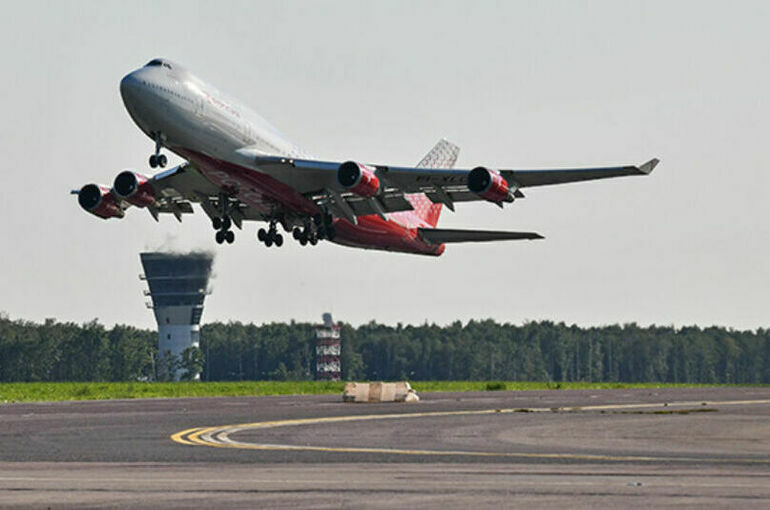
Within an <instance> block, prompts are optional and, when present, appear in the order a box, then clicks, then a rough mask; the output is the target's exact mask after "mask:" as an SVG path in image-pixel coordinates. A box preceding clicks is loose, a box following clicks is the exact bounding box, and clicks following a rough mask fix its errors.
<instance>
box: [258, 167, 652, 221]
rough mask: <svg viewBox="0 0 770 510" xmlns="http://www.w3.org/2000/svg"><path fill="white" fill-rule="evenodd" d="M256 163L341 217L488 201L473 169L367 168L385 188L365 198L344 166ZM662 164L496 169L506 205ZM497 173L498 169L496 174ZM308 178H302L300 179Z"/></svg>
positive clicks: (629, 174)
mask: <svg viewBox="0 0 770 510" xmlns="http://www.w3.org/2000/svg"><path fill="white" fill-rule="evenodd" d="M252 161H253V163H254V164H256V165H257V166H258V167H260V168H264V169H266V170H267V171H270V169H271V168H273V169H275V170H276V171H277V170H279V168H277V167H283V168H284V169H285V170H289V171H291V172H293V175H294V176H295V178H294V181H295V182H300V181H304V182H306V183H312V185H310V186H311V187H310V189H298V191H300V192H303V193H305V194H306V196H310V197H312V199H313V200H314V201H316V202H317V203H319V204H325V205H329V206H330V207H332V208H334V207H337V209H341V210H344V209H347V211H346V212H345V213H344V214H338V215H342V216H346V217H348V219H350V217H351V216H352V215H354V216H360V215H365V214H379V213H382V214H384V213H389V212H396V211H403V210H410V209H412V207H411V205H410V203H409V202H408V201H407V200H405V199H404V194H409V193H425V194H426V195H427V196H428V198H429V199H430V200H431V201H432V202H434V203H443V204H445V205H446V206H447V207H449V208H450V209H451V210H454V203H455V202H469V201H483V200H485V199H484V198H482V197H481V196H480V195H479V194H477V193H474V192H473V191H471V190H470V189H469V187H468V178H469V174H470V173H471V171H472V169H451V168H420V167H399V166H389V165H365V166H366V167H367V168H370V169H372V170H373V171H374V174H375V175H376V176H377V178H378V179H379V181H380V183H381V188H380V192H379V193H378V195H377V196H376V197H371V198H366V197H361V196H358V195H356V194H355V193H351V192H350V191H348V190H347V189H345V188H343V187H342V185H341V184H340V182H339V181H338V178H337V177H338V171H339V170H340V166H341V165H342V164H343V162H338V161H337V162H335V161H318V160H309V159H291V158H283V157H274V156H263V155H254V156H253V159H252ZM658 162H659V160H657V159H651V160H650V161H648V162H647V163H644V164H642V165H639V166H636V165H625V166H611V167H597V168H562V169H543V170H524V169H521V170H516V169H510V170H507V169H503V170H497V172H499V174H500V175H501V176H502V178H503V179H505V181H506V183H507V186H508V189H509V190H510V194H509V196H507V197H506V198H505V199H504V200H500V201H499V202H496V203H498V205H499V204H500V203H502V202H512V201H513V199H514V198H523V197H524V194H523V193H522V192H521V191H520V190H521V188H527V187H533V186H547V185H554V184H565V183H570V182H580V181H589V180H596V179H606V178H610V177H624V176H632V175H648V174H649V173H651V172H652V170H653V169H654V168H655V166H656V165H657V164H658ZM493 172H494V170H493ZM303 175H304V176H305V177H306V179H302V178H301V176H303Z"/></svg>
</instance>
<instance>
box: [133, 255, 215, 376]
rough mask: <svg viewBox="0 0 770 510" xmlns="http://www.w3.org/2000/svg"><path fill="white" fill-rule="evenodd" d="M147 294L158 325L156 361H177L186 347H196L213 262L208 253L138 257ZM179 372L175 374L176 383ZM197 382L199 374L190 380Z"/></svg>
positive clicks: (149, 305) (149, 306) (198, 343)
mask: <svg viewBox="0 0 770 510" xmlns="http://www.w3.org/2000/svg"><path fill="white" fill-rule="evenodd" d="M140 258H141V260H142V267H143V268H144V274H143V275H139V277H140V278H141V279H143V280H146V281H147V285H148V287H149V290H146V291H144V294H145V296H149V297H150V298H151V301H150V302H148V303H147V307H148V308H152V310H153V312H154V313H155V320H156V321H157V322H158V359H163V357H164V356H168V355H169V354H170V355H171V356H175V357H176V359H181V356H182V353H183V352H184V351H185V349H187V348H189V347H198V346H199V345H200V326H199V325H200V321H201V315H202V314H203V301H204V299H205V298H206V295H207V294H209V290H208V284H209V277H210V276H211V267H212V264H213V261H214V258H213V256H212V255H211V254H208V253H188V254H177V253H159V252H155V253H142V254H140ZM182 373H183V371H182V370H181V369H178V370H176V371H175V374H174V379H179V377H180V376H181V375H182ZM194 378H195V379H199V378H200V374H196V375H195V376H194Z"/></svg>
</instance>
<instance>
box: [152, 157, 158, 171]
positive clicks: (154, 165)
mask: <svg viewBox="0 0 770 510" xmlns="http://www.w3.org/2000/svg"><path fill="white" fill-rule="evenodd" d="M157 166H158V157H157V156H155V154H153V155H152V156H150V168H156V167H157Z"/></svg>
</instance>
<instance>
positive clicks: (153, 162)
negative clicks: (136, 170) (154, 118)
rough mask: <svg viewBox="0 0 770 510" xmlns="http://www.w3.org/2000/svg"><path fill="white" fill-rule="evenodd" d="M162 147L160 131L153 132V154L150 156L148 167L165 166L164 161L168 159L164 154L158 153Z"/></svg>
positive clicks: (166, 161)
mask: <svg viewBox="0 0 770 510" xmlns="http://www.w3.org/2000/svg"><path fill="white" fill-rule="evenodd" d="M161 148H163V135H161V134H160V132H158V133H155V154H153V155H152V156H150V167H151V168H157V167H161V168H163V167H165V166H166V163H168V159H166V156H165V155H163V154H161V153H160V149H161Z"/></svg>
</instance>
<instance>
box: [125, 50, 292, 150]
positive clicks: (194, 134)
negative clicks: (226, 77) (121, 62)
mask: <svg viewBox="0 0 770 510" xmlns="http://www.w3.org/2000/svg"><path fill="white" fill-rule="evenodd" d="M120 92H121V95H122V97H123V102H124V104H125V106H126V109H127V110H128V112H129V114H130V115H131V117H132V118H133V120H134V122H136V124H137V125H138V126H139V127H140V128H141V129H142V130H143V131H144V132H145V133H146V134H147V135H148V136H150V137H151V138H155V135H156V133H158V132H160V133H162V137H163V138H162V144H163V145H164V146H165V147H168V148H169V149H171V150H174V149H175V148H177V147H184V148H191V149H192V148H194V149H195V150H196V151H197V152H200V153H203V154H206V155H208V156H211V157H214V158H217V159H222V160H228V159H229V158H231V157H232V156H233V154H234V152H235V151H236V150H237V149H241V148H244V147H249V148H250V149H252V150H254V151H256V152H260V153H263V154H265V155H271V156H288V157H297V158H299V157H307V155H306V154H305V153H304V152H303V151H302V150H301V149H300V148H299V147H298V146H297V145H295V144H293V143H292V142H290V141H289V140H287V139H286V137H284V136H283V135H282V134H281V133H280V132H279V131H278V130H277V129H276V128H275V127H273V126H272V125H271V124H270V123H268V122H267V121H266V120H265V119H263V118H262V117H260V116H259V115H258V114H257V113H256V112H254V111H252V110H250V109H249V108H247V107H246V106H244V105H242V104H241V103H239V102H238V101H237V100H235V99H233V98H231V97H229V96H227V95H226V94H223V93H222V92H220V91H219V90H217V89H216V88H215V87H213V86H211V85H209V84H207V83H205V82H204V81H203V80H201V79H199V78H197V77H196V76H194V75H193V74H192V73H190V72H189V71H187V70H186V69H184V68H182V67H181V66H179V65H178V64H174V63H167V61H163V63H162V64H161V65H155V66H145V67H142V68H139V69H137V70H136V71H133V72H131V73H130V74H128V75H127V76H125V77H124V78H123V80H122V81H121V82H120Z"/></svg>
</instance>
